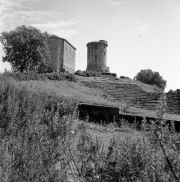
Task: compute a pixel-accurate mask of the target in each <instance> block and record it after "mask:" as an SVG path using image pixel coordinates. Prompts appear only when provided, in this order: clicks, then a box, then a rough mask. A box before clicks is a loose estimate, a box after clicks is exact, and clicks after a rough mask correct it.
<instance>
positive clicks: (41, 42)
mask: <svg viewBox="0 0 180 182" xmlns="http://www.w3.org/2000/svg"><path fill="white" fill-rule="evenodd" d="M1 34H2V35H1V36H0V42H1V43H2V45H3V50H4V52H5V56H4V57H3V61H4V62H9V63H10V64H11V66H12V68H13V70H14V72H21V73H22V72H28V71H35V70H36V71H38V72H50V71H52V70H51V61H50V54H49V47H48V44H47V41H48V34H47V33H41V31H40V30H38V29H36V28H34V27H31V26H29V27H26V26H24V25H22V26H19V27H17V28H16V29H15V30H12V31H9V32H8V31H5V32H2V33H1Z"/></svg>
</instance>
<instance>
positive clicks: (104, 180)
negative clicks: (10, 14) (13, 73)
mask: <svg viewBox="0 0 180 182" xmlns="http://www.w3.org/2000/svg"><path fill="white" fill-rule="evenodd" d="M160 111H161V110H160ZM75 112H76V103H75V102H74V101H73V100H68V99H65V98H62V97H54V96H52V95H50V94H49V93H41V92H38V91H37V92H33V93H31V92H29V91H28V90H27V89H26V88H25V87H24V88H21V87H19V88H18V87H16V85H15V84H14V83H13V82H11V81H10V80H9V78H8V77H7V76H6V75H0V181H2V182H11V181H13V182H26V181H33V182H36V181H38V182H60V181H61V182H68V181H69V182H70V181H82V182H109V181H114V182H116V181H124V182H125V181H126V182H135V181H139V182H143V181H148V182H157V181H159V182H170V181H172V182H173V181H180V158H179V156H180V153H179V152H180V145H179V141H180V135H179V134H178V133H176V132H175V131H174V129H173V127H172V128H170V129H169V128H168V126H167V127H163V125H164V123H163V118H161V117H162V116H163V113H161V112H159V115H158V116H160V119H159V120H158V121H157V122H156V123H151V125H149V123H146V122H145V121H144V122H143V125H142V135H141V136H138V137H130V136H129V134H128V135H127V136H126V137H125V138H121V137H119V138H118V137H117V138H116V137H112V140H111V142H110V143H109V144H108V145H107V147H105V146H104V145H103V143H102V142H100V140H99V139H98V138H93V137H92V136H91V133H88V131H87V127H86V124H85V122H81V123H80V124H78V125H77V126H76V127H74V123H77V122H78V119H77V117H76V115H75V114H74V113H75ZM75 121H76V122H75ZM157 124H158V125H157ZM115 127H116V126H115ZM112 136H113V133H112ZM75 140H76V141H75Z"/></svg>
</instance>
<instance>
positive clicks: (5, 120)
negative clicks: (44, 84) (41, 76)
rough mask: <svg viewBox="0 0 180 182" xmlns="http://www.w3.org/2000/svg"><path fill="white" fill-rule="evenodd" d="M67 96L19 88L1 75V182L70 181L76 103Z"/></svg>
mask: <svg viewBox="0 0 180 182" xmlns="http://www.w3.org/2000/svg"><path fill="white" fill-rule="evenodd" d="M63 99H64V98H62V99H61V98H53V97H52V96H48V95H42V94H41V93H30V92H28V91H27V90H26V88H19V89H17V87H15V86H14V85H13V83H11V82H9V81H8V80H6V79H3V78H1V80H0V181H1V182H10V181H13V182H25V181H33V182H35V181H43V182H45V181H47V182H50V181H53V182H55V181H67V175H66V170H67V166H68V163H69V162H68V161H69V154H68V152H67V151H66V149H67V147H68V146H69V145H70V142H71V136H72V135H71V133H70V131H71V126H72V121H73V118H74V115H73V114H74V111H75V108H76V105H75V103H73V101H68V102H67V100H63ZM57 163H60V166H61V168H56V164H57Z"/></svg>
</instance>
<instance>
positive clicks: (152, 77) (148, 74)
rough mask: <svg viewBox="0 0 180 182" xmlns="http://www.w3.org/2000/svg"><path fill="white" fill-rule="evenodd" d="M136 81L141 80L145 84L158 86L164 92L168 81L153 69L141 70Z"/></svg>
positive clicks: (135, 78)
mask: <svg viewBox="0 0 180 182" xmlns="http://www.w3.org/2000/svg"><path fill="white" fill-rule="evenodd" d="M134 80H139V81H141V82H143V83H146V84H150V85H156V86H158V87H159V88H161V89H162V90H164V89H165V87H166V81H165V80H164V79H163V77H162V76H160V74H159V72H156V71H152V70H151V69H147V70H141V71H140V72H139V73H138V74H137V75H136V76H135V77H134Z"/></svg>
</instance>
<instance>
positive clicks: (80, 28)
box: [0, 0, 180, 91]
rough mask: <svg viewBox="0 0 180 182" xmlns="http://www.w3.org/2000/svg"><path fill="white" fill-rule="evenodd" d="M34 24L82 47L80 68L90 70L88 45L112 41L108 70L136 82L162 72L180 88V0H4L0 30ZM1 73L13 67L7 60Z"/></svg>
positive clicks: (0, 67) (170, 86)
mask: <svg viewBox="0 0 180 182" xmlns="http://www.w3.org/2000/svg"><path fill="white" fill-rule="evenodd" d="M18 25H32V26H34V27H36V28H39V29H41V30H42V31H47V32H48V33H50V34H55V35H57V36H60V37H63V38H65V39H67V40H68V41H69V42H70V43H71V44H72V45H73V46H75V47H76V49H77V51H76V70H85V69H86V66H87V48H86V44H87V43H88V42H90V41H98V40H101V39H104V40H106V41H108V44H109V46H108V48H107V66H109V67H110V71H111V72H114V73H117V74H118V76H121V75H123V76H128V77H130V78H133V77H134V76H135V75H136V74H137V73H138V72H139V71H140V70H141V69H152V70H153V71H158V72H159V73H160V75H162V76H163V78H164V79H165V80H167V88H166V91H168V90H169V89H173V90H174V89H177V88H180V0H0V32H2V31H9V30H12V29H14V28H15V27H16V26H18ZM2 55H3V51H2V45H1V46H0V71H3V70H4V68H5V67H7V68H9V66H8V65H7V64H5V63H3V62H2Z"/></svg>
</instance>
